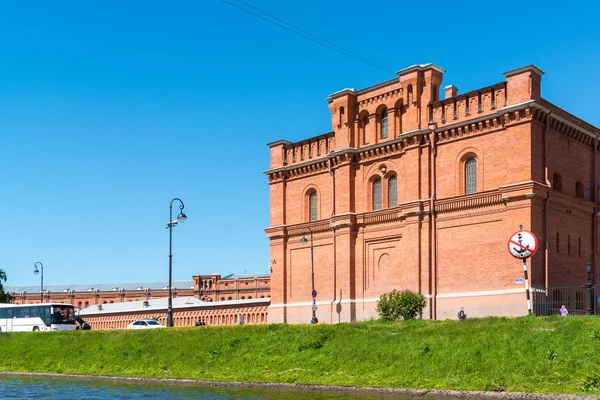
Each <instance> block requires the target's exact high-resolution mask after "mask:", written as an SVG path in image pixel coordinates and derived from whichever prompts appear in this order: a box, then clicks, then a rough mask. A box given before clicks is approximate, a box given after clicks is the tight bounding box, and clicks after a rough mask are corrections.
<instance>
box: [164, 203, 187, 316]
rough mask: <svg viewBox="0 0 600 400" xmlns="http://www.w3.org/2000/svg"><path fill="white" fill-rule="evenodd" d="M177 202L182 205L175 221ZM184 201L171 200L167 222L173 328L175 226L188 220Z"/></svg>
mask: <svg viewBox="0 0 600 400" xmlns="http://www.w3.org/2000/svg"><path fill="white" fill-rule="evenodd" d="M175 200H177V201H179V203H181V205H180V206H179V215H178V216H177V219H175V220H174V219H173V202H174V201H175ZM183 208H184V205H183V201H181V199H178V198H177V197H175V198H174V199H173V200H171V204H170V205H169V222H167V229H169V302H168V303H167V327H172V326H173V226H175V225H177V224H178V223H184V222H185V221H186V220H187V216H186V215H185V214H184V213H183Z"/></svg>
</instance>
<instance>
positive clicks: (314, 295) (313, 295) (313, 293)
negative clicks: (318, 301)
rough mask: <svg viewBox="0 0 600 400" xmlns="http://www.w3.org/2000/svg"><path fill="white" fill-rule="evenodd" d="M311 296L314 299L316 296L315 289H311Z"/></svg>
mask: <svg viewBox="0 0 600 400" xmlns="http://www.w3.org/2000/svg"><path fill="white" fill-rule="evenodd" d="M312 297H313V299H314V298H315V297H317V291H316V290H313V291H312Z"/></svg>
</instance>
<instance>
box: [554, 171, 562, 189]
mask: <svg viewBox="0 0 600 400" xmlns="http://www.w3.org/2000/svg"><path fill="white" fill-rule="evenodd" d="M552 188H553V189H554V190H558V191H559V192H560V191H562V176H561V175H560V174H559V173H558V172H555V173H554V175H552Z"/></svg>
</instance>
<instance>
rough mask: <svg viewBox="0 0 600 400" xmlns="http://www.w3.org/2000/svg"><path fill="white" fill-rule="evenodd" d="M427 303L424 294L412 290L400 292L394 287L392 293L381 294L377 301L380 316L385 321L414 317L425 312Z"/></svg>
mask: <svg viewBox="0 0 600 400" xmlns="http://www.w3.org/2000/svg"><path fill="white" fill-rule="evenodd" d="M426 305H427V300H426V299H425V296H423V295H422V294H418V293H415V292H411V291H410V290H404V291H402V292H399V291H397V290H395V289H394V290H393V291H392V292H391V293H384V294H382V295H381V297H380V298H379V302H378V303H377V312H378V313H379V318H381V319H383V320H385V321H396V320H399V319H400V318H402V319H414V318H415V317H416V316H417V315H418V314H421V313H422V312H423V309H424V308H425V306H426Z"/></svg>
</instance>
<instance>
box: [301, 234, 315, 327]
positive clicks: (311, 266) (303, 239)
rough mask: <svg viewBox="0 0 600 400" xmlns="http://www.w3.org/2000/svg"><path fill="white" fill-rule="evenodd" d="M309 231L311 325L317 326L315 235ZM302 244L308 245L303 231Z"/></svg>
mask: <svg viewBox="0 0 600 400" xmlns="http://www.w3.org/2000/svg"><path fill="white" fill-rule="evenodd" d="M306 229H308V231H309V232H310V268H311V284H312V292H311V295H312V318H311V320H310V323H311V324H316V323H317V322H319V320H318V319H317V314H316V312H317V300H316V297H317V292H316V291H315V259H314V253H313V234H312V229H310V228H308V227H307V228H306ZM300 242H301V243H306V242H307V240H306V236H304V231H302V239H300Z"/></svg>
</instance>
